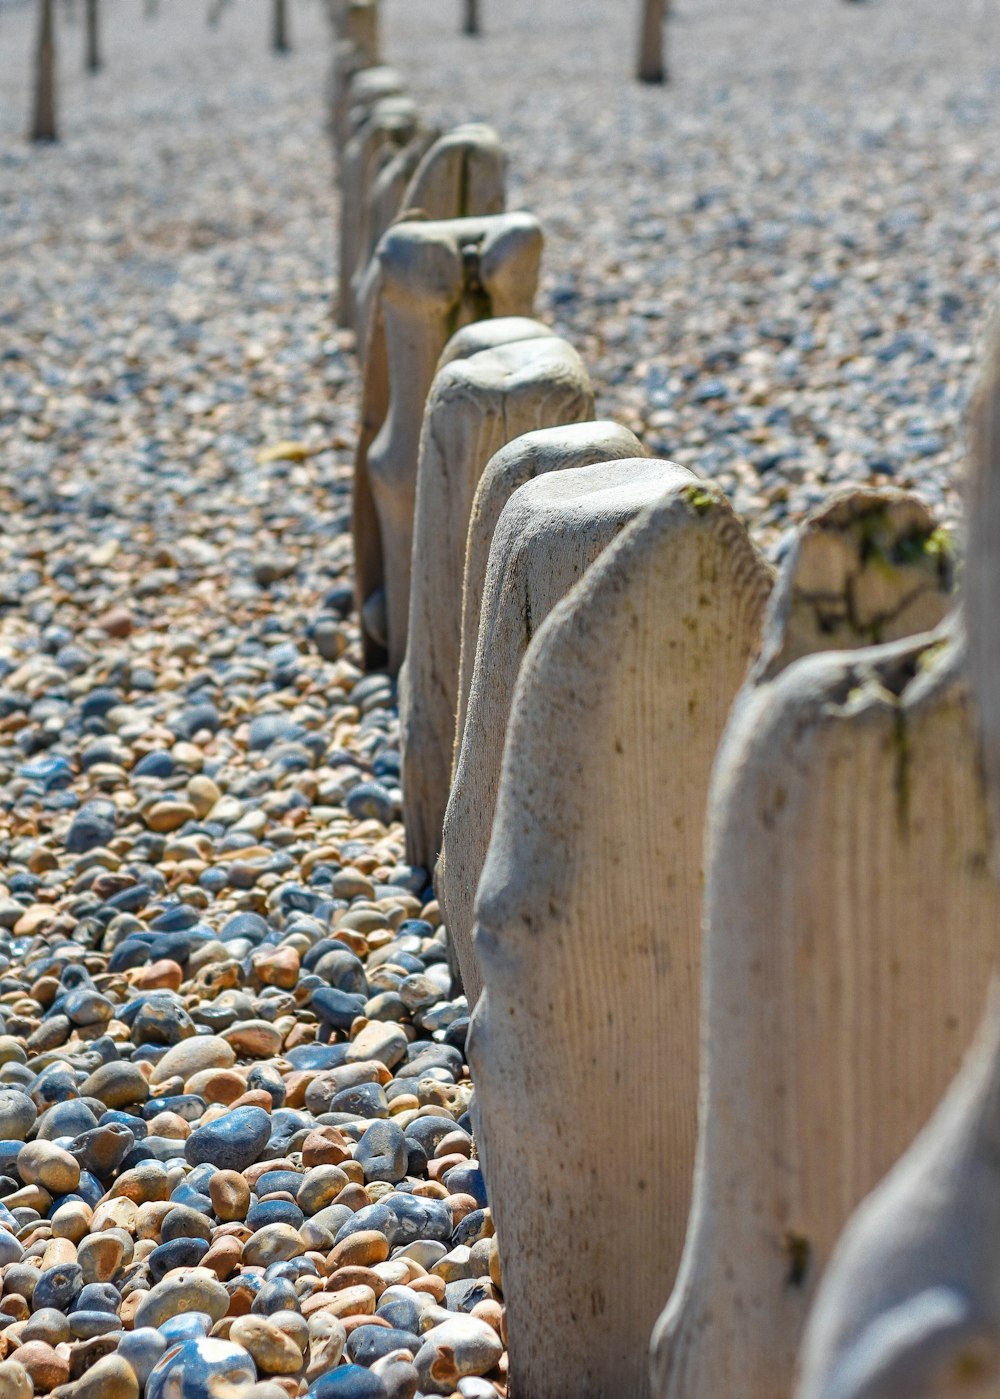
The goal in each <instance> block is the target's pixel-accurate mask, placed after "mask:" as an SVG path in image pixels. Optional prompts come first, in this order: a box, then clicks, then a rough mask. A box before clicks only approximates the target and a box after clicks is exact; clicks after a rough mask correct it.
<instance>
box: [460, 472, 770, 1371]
mask: <svg viewBox="0 0 1000 1399" xmlns="http://www.w3.org/2000/svg"><path fill="white" fill-rule="evenodd" d="M642 469H648V464H645V465H644V466H643V468H642ZM661 470H662V471H663V472H664V477H665V479H664V483H663V487H662V490H661V494H660V497H659V499H658V501H657V502H656V503H655V504H654V505H652V506H649V507H648V508H647V509H646V510H645V511H644V512H643V513H642V514H641V515H640V516H639V517H638V518H637V519H636V520H634V521H633V522H632V523H631V524H630V525H628V526H627V527H626V528H625V529H624V530H623V532H622V533H621V534H620V535H619V536H618V538H617V539H616V540H615V541H614V543H613V544H611V545H610V546H609V547H608V548H607V549H606V550H605V551H604V553H603V554H602V555H601V556H600V557H599V558H598V560H597V561H596V563H594V564H593V565H592V566H591V567H590V568H589V569H588V570H587V572H586V573H585V575H584V577H583V578H582V580H581V581H580V582H579V583H578V584H577V585H576V586H575V587H574V588H573V589H572V590H571V591H570V592H569V593H568V594H567V595H566V596H565V597H564V598H563V599H562V601H561V602H559V603H558V604H557V605H556V606H555V607H554V608H553V610H552V611H551V612H550V613H549V615H548V617H547V618H546V620H545V622H544V623H543V624H542V626H541V628H540V629H539V631H538V632H537V634H536V635H535V637H534V639H533V640H532V642H531V645H530V646H529V648H528V652H527V654H526V656H525V659H524V662H523V664H522V666H521V673H520V676H519V679H518V682H517V687H516V690H515V693H514V699H513V702H512V705H511V718H510V724H509V728H508V734H507V747H506V751H505V753H504V759H503V767H502V772H501V778H500V790H499V794H498V798H497V809H496V818H495V820H494V824H493V837H492V840H491V841H490V847H489V853H488V855H487V858H486V863H485V866H484V869H483V876H482V880H481V882H480V885H479V894H478V898H477V902H476V920H477V927H476V932H475V937H474V947H475V954H476V958H477V961H478V963H479V965H480V968H481V970H482V976H483V987H484V989H483V994H482V996H481V997H480V1000H479V1004H478V1005H477V1007H476V1010H475V1012H474V1014H473V1017H472V1033H471V1036H470V1040H469V1057H470V1063H471V1064H472V1065H473V1069H474V1074H475V1082H476V1093H477V1102H478V1130H477V1141H478V1142H479V1145H480V1160H481V1162H482V1165H483V1169H484V1171H485V1174H486V1180H487V1186H488V1190H489V1198H490V1203H491V1208H492V1210H493V1214H494V1219H495V1221H496V1227H497V1236H498V1242H499V1247H500V1253H501V1256H502V1259H503V1286H504V1300H505V1302H506V1305H507V1319H508V1321H507V1324H508V1338H509V1355H510V1385H511V1393H516V1394H517V1395H519V1396H520V1399H579V1396H580V1395H583V1394H588V1395H607V1396H612V1395H614V1396H616V1399H618V1397H619V1396H620V1399H643V1396H645V1395H647V1394H648V1392H649V1376H648V1364H647V1358H646V1353H647V1347H648V1338H649V1332H650V1328H651V1327H652V1324H653V1321H654V1319H655V1316H656V1313H657V1310H658V1308H659V1306H660V1305H661V1300H660V1299H662V1298H663V1297H665V1296H666V1295H667V1294H668V1293H669V1290H670V1287H671V1285H672V1283H673V1279H674V1273H675V1270H676V1266H677V1261H678V1259H679V1257H680V1251H681V1245H682V1242H683V1238H684V1227H685V1223H686V1220H687V1214H688V1204H689V1200H690V1192H691V1176H692V1171H693V1164H694V1146H695V1135H696V1112H697V1096H698V1062H697V1061H698V1029H697V1024H698V1010H697V1007H698V987H699V965H700V956H699V945H700V916H701V855H702V830H703V826H704V813H705V799H706V795H707V790H708V779H709V771H710V768H711V763H712V757H713V755H714V752H715V747H716V743H717V741H718V737H719V735H720V733H721V731H722V727H723V724H724V722H725V717H726V713H727V711H728V708H729V703H730V701H731V699H732V696H733V695H734V694H735V693H736V691H737V689H738V687H739V685H740V683H741V681H742V679H743V676H744V674H745V671H746V667H747V664H748V662H749V660H750V658H751V655H752V654H753V651H754V649H755V646H756V645H757V642H758V638H759V632H760V624H761V618H762V614H763V609H764V604H765V601H766V598H767V595H768V592H769V590H770V585H771V573H770V570H769V569H768V567H767V566H766V564H765V563H764V562H763V560H762V559H761V558H760V556H759V555H758V553H757V551H756V550H755V549H754V547H753V545H752V544H751V543H750V540H749V538H748V536H747V534H746V531H745V530H744V528H743V526H742V525H741V524H740V522H739V521H738V520H737V519H736V516H735V515H734V513H733V511H732V510H731V508H730V507H729V505H728V504H727V502H726V501H725V499H724V497H723V496H722V494H721V492H720V491H719V490H718V488H717V487H715V486H714V485H712V484H711V483H709V482H703V481H699V480H697V479H696V478H695V477H693V476H692V474H691V473H690V472H688V471H687V470H685V469H684V468H682V467H673V466H669V465H664V466H663V467H662V468H661ZM538 484H540V483H538Z"/></svg>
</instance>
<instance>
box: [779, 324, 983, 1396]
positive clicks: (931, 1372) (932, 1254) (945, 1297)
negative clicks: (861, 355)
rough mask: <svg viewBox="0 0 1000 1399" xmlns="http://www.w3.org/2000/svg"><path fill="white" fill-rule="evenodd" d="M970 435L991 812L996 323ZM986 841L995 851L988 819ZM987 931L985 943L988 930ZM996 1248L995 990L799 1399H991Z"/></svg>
mask: <svg viewBox="0 0 1000 1399" xmlns="http://www.w3.org/2000/svg"><path fill="white" fill-rule="evenodd" d="M970 428H971V431H970V436H969V445H970V457H971V462H970V466H971V470H970V482H969V504H970V515H969V556H968V560H967V565H966V572H965V584H966V594H965V597H964V599H963V603H964V608H963V610H964V612H965V616H966V623H967V627H968V631H969V651H970V664H969V671H970V683H971V688H972V690H973V696H974V699H975V701H976V706H975V718H976V720H977V723H978V727H979V729H980V736H981V741H982V752H983V757H984V760H985V761H984V777H985V779H986V782H987V787H988V790H989V795H990V797H991V799H992V800H991V805H992V809H993V811H994V813H995V812H996V811H997V797H998V795H1000V621H998V617H997V605H996V604H997V598H998V596H1000V558H998V553H997V540H998V539H1000V532H998V527H1000V322H998V320H997V319H996V315H994V318H993V320H992V322H991V324H990V327H989V330H988V332H987V338H986V346H985V354H984V357H983V368H982V372H981V375H980V378H979V383H978V385H977V388H976V391H975V393H974V394H973V398H972V403H971V412H970ZM958 644H960V642H959V641H956V645H958ZM993 845H994V852H996V824H995V823H994V840H993ZM992 931H993V933H994V934H995V933H996V931H997V929H996V927H995V926H994V928H993V929H992ZM981 932H982V935H983V936H988V935H989V932H990V929H988V928H984V929H982V930H981ZM954 954H955V949H953V955H954ZM995 955H996V949H995V948H994V958H995ZM929 972H931V973H932V972H933V968H929ZM984 973H985V969H984ZM998 1240H1000V994H998V988H997V986H996V985H994V990H993V994H992V997H991V1000H990V1004H989V1007H988V1009H987V1013H986V1015H985V1016H984V1019H983V1023H982V1025H981V1027H980V1031H979V1035H978V1037H977V1040H976V1043H975V1045H974V1047H973V1049H972V1051H971V1052H970V1054H969V1056H968V1058H967V1059H966V1062H965V1064H964V1065H963V1067H962V1069H961V1071H960V1072H959V1074H958V1076H957V1078H956V1079H955V1081H954V1083H953V1084H952V1085H951V1087H950V1088H949V1090H948V1092H947V1094H946V1096H945V1098H944V1101H943V1102H942V1103H941V1106H940V1107H939V1108H938V1109H937V1110H936V1111H935V1113H934V1116H933V1117H932V1118H931V1120H930V1122H929V1123H928V1125H927V1127H926V1128H925V1129H924V1130H923V1131H922V1132H921V1133H920V1135H919V1137H918V1138H917V1139H916V1141H915V1142H914V1143H913V1145H912V1146H911V1147H910V1148H909V1149H908V1150H907V1151H906V1153H905V1154H904V1155H903V1157H902V1158H901V1159H900V1161H899V1162H898V1163H897V1164H896V1165H895V1166H894V1167H893V1168H892V1170H891V1171H890V1172H889V1174H888V1175H887V1176H886V1177H885V1179H884V1180H883V1181H882V1182H881V1183H880V1184H879V1185H878V1186H877V1187H876V1188H875V1189H874V1190H873V1191H872V1193H871V1195H869V1196H868V1197H867V1198H866V1199H865V1200H864V1202H863V1203H862V1204H861V1205H860V1206H859V1207H858V1209H857V1210H856V1211H855V1213H854V1215H853V1216H852V1217H851V1220H850V1222H849V1223H848V1225H847V1227H846V1228H845V1230H844V1233H843V1235H842V1236H841V1238H840V1241H839V1242H838V1244H837V1247H836V1250H835V1252H834V1254H833V1257H832V1259H831V1261H830V1265H829V1267H828V1268H827V1270H826V1273H825V1274H824V1276H823V1279H822V1282H821V1284H820V1287H819V1291H818V1294H817V1297H816V1303H815V1306H814V1308H813V1310H812V1313H811V1315H810V1318H809V1324H808V1327H807V1330H806V1336H805V1340H804V1342H803V1348H802V1355H801V1359H800V1367H799V1368H800V1376H799V1382H798V1384H797V1387H796V1396H797V1399H952V1397H954V1399H959V1396H968V1395H977V1396H983V1399H986V1396H989V1395H992V1394H996V1393H998V1392H1000V1243H998Z"/></svg>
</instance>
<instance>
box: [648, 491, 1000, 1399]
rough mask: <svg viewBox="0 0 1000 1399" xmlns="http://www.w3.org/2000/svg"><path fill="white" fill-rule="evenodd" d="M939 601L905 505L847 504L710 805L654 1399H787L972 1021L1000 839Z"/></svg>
mask: <svg viewBox="0 0 1000 1399" xmlns="http://www.w3.org/2000/svg"><path fill="white" fill-rule="evenodd" d="M950 582H951V568H950V561H949V556H948V552H947V549H946V548H945V546H944V545H943V542H942V539H941V535H940V532H939V531H937V530H936V529H935V527H934V521H933V519H932V518H931V517H930V515H929V513H928V512H927V511H926V510H925V509H924V507H922V506H921V505H920V504H919V502H918V501H916V500H915V499H914V498H907V497H905V496H902V495H901V494H900V493H898V492H856V493H853V494H851V495H848V496H847V497H845V498H843V499H841V500H839V501H837V502H835V503H834V504H833V505H831V506H830V507H828V508H827V509H826V510H825V511H823V512H821V513H820V514H819V516H818V517H815V518H814V519H813V520H812V521H811V522H810V523H809V525H808V526H807V527H806V529H805V530H804V531H803V534H802V536H801V540H800V543H799V546H798V550H797V553H796V554H794V555H793V557H792V558H790V559H789V560H788V562H787V564H786V567H785V570H784V571H783V574H782V578H781V580H780V582H779V585H778V587H777V589H776V590H775V594H774V598H773V600H772V605H771V608H770V610H769V616H768V623H767V627H766V631H765V647H764V652H763V654H762V657H761V660H760V663H759V665H758V666H757V667H756V668H755V671H754V674H753V676H752V678H751V680H750V682H749V683H748V684H747V686H746V687H745V689H744V691H743V692H742V693H741V695H740V696H739V698H738V700H737V702H736V704H735V705H734V708H733V713H732V717H731V719H730V722H729V724H728V726H727V729H726V734H725V737H724V739H723V742H722V745H721V747H720V749H719V754H718V757H717V760H716V765H715V770H714V773H713V779H712V791H711V796H710V801H709V819H708V861H707V874H706V902H705V946H704V959H705V978H704V987H705V1000H704V1005H703V1015H702V1037H701V1040H702V1044H703V1045H705V1047H706V1062H705V1093H704V1095H703V1098H702V1106H701V1120H700V1128H699V1148H698V1167H697V1172H696V1177H695V1192H694V1200H693V1204H692V1213H691V1223H690V1226H689V1230H688V1237H687V1241H686V1244H685V1252H684V1260H683V1263H682V1267H681V1271H680V1275H679V1277H678V1282H677V1286H676V1288H675V1290H674V1293H673V1296H672V1297H671V1299H670V1303H669V1305H668V1307H667V1309H666V1311H665V1312H664V1315H663V1317H662V1318H661V1321H660V1323H659V1325H658V1328H657V1331H656V1334H655V1336H654V1358H653V1368H654V1377H655V1378H654V1388H655V1393H656V1394H657V1395H658V1396H659V1397H660V1399H682V1396H683V1399H710V1396H711V1399H716V1396H718V1395H720V1394H730V1393H739V1394H741V1395H743V1396H746V1399H782V1397H783V1396H788V1395H790V1394H791V1391H792V1385H793V1373H794V1360H795V1354H796V1350H797V1348H798V1343H799V1341H800V1338H801V1335H802V1329H803V1326H804V1322H805V1318H806V1315H807V1312H808V1308H809V1304H810V1301H811V1298H812V1296H813V1294H814V1289H815V1286H816V1282H817V1279H818V1278H819V1277H820V1276H821V1274H822V1271H823V1269H824V1267H825V1266H826V1263H827V1260H828V1258H829V1256H830V1251H831V1249H832V1247H833V1244H834V1242H835V1240H836V1238H837V1236H838V1234H839V1232H840V1230H841V1228H842V1227H843V1225H844V1223H845V1221H846V1219H847V1218H848V1216H849V1214H850V1212H851V1210H852V1209H853V1208H854V1207H855V1205H856V1204H857V1203H858V1201H859V1200H860V1199H861V1198H862V1197H863V1196H864V1194H865V1193H866V1192H867V1191H868V1190H870V1189H871V1188H872V1186H873V1185H874V1184H875V1183H876V1182H877V1181H878V1180H879V1178H880V1177H881V1176H882V1175H883V1174H884V1173H885V1171H886V1170H887V1169H888V1168H889V1166H890V1165H891V1164H892V1163H893V1161H894V1160H895V1159H896V1158H897V1157H898V1155H899V1153H900V1151H901V1150H903V1149H904V1148H905V1146H906V1144H907V1143H908V1142H909V1141H910V1140H912V1137H913V1135H914V1133H915V1132H916V1131H917V1130H918V1129H919V1127H920V1125H921V1124H922V1123H923V1122H924V1121H925V1120H926V1118H927V1115H928V1113H929V1112H930V1111H931V1109H932V1108H933V1106H934V1104H935V1103H936V1102H937V1100H938V1098H939V1097H940V1094H941V1093H942V1091H943V1090H944V1088H945V1087H946V1086H947V1084H948V1082H949V1080H950V1078H951V1076H952V1075H953V1073H954V1072H955V1069H956V1068H957V1066H958V1064H959V1062H960V1060H961V1056H962V1053H963V1051H964V1049H965V1048H966V1046H967V1045H968V1043H969V1040H970V1038H971V1035H972V1033H973V1031H974V1028H975V1026H976V1024H977V1022H978V1019H979V1016H980V1014H981V1012H982V1005H983V994H984V989H985V985H986V981H987V979H988V975H989V969H990V967H991V965H992V962H993V959H994V957H995V952H996V940H997V927H998V922H1000V901H998V896H997V886H996V882H995V880H994V879H993V877H992V875H991V873H990V870H989V850H990V831H989V823H988V820H987V816H986V811H985V804H984V801H983V792H982V784H981V779H980V775H979V770H978V766H977V762H976V757H975V749H974V744H973V740H972V734H971V728H970V715H969V700H968V692H967V686H966V684H965V680H964V672H963V659H962V653H961V647H960V646H959V645H958V644H953V643H951V644H950V643H949V641H948V638H947V637H946V636H945V635H942V634H940V633H929V632H928V631H926V630H924V629H925V628H929V627H931V626H933V625H934V624H935V623H937V622H939V621H940V619H941V617H942V616H943V613H944V611H945V609H946V608H947V606H948V604H949V592H950ZM914 628H918V629H920V631H919V634H918V635H916V636H907V635H906V633H907V631H910V630H912V629H914ZM852 639H853V643H854V645H853V649H841V650H834V651H830V650H824V648H825V647H828V646H829V645H831V644H832V645H833V646H837V647H842V648H843V647H845V646H849V645H850V644H851V641H852ZM871 643H876V644H874V645H872V644H871Z"/></svg>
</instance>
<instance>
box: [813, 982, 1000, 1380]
mask: <svg viewBox="0 0 1000 1399" xmlns="http://www.w3.org/2000/svg"><path fill="white" fill-rule="evenodd" d="M997 1393H1000V997H998V995H997V992H996V989H995V988H994V992H993V995H992V997H991V998H990V1004H989V1007H988V1009H987V1012H986V1015H985V1017H984V1020H983V1024H982V1026H981V1029H980V1032H979V1035H978V1037H977V1040H976V1042H975V1044H974V1046H973V1048H972V1051H971V1052H970V1054H969V1056H968V1059H967V1061H966V1063H965V1064H964V1066H963V1068H962V1070H961V1072H960V1073H959V1075H958V1077H957V1078H956V1079H955V1081H954V1083H953V1084H952V1085H951V1087H950V1088H949V1090H948V1093H947V1095H946V1096H945V1099H944V1102H943V1103H942V1104H941V1106H940V1107H939V1108H938V1109H937V1111H936V1112H935V1113H934V1116H933V1117H932V1118H931V1120H930V1122H929V1123H928V1124H927V1126H926V1127H925V1128H924V1130H923V1131H922V1132H921V1133H920V1135H919V1136H918V1137H917V1139H916V1141H915V1142H914V1143H913V1145H912V1146H911V1147H910V1148H909V1150H908V1151H907V1152H906V1153H905V1155H904V1156H903V1157H902V1159H901V1160H900V1161H899V1162H898V1163H897V1164H896V1165H895V1166H894V1167H893V1169H892V1170H891V1171H890V1172H889V1174H888V1175H887V1176H886V1178H885V1179H884V1180H883V1181H882V1182H881V1183H880V1184H879V1185H878V1186H877V1188H876V1189H875V1190H874V1191H873V1192H872V1193H871V1194H870V1195H869V1196H868V1197H867V1198H866V1199H865V1200H864V1201H863V1202H862V1204H861V1205H859V1207H858V1209H857V1210H856V1211H855V1213H854V1215H853V1216H852V1218H851V1220H850V1222H849V1224H848V1225H847V1228H846V1229H845V1230H844V1233H843V1235H842V1236H841V1238H840V1241H839V1242H838V1244H837V1247H836V1249H835V1251H834V1254H833V1257H832V1258H831V1260H830V1264H829V1267H828V1268H827V1270H826V1273H825V1274H824V1276H823V1281H822V1284H821V1285H820V1288H819V1292H818V1294H817V1297H816V1304H815V1306H814V1308H813V1310H812V1313H811V1315H810V1318H809V1324H808V1327H807V1329H806V1335H805V1340H804V1342H803V1349H802V1357H801V1363H800V1375H799V1380H798V1383H797V1385H796V1389H795V1394H796V1399H990V1396H992V1395H995V1394H997Z"/></svg>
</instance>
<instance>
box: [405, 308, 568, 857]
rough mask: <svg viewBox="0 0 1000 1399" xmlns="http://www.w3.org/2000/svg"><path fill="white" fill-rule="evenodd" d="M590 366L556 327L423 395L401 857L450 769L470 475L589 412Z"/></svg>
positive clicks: (454, 369)
mask: <svg viewBox="0 0 1000 1399" xmlns="http://www.w3.org/2000/svg"><path fill="white" fill-rule="evenodd" d="M593 413H594V395H593V389H592V387H591V383H590V377H589V375H588V374H587V371H586V369H585V368H584V365H583V361H582V360H581V359H580V356H579V355H578V354H577V353H576V351H575V350H574V349H573V348H572V346H570V345H569V344H567V342H566V341H565V340H560V339H559V338H558V337H556V336H545V337H542V338H540V339H539V338H533V339H530V340H520V341H514V342H512V343H510V344H507V345H501V346H498V347H496V348H495V349H490V350H482V351H480V353H478V354H474V355H472V356H471V357H470V358H468V359H464V360H456V359H454V358H453V359H452V360H451V362H450V363H448V364H446V365H444V366H443V367H442V368H440V369H439V370H438V372H437V374H436V375H435V378H434V383H433V385H432V387H431V391H430V393H429V395H428V397H427V408H426V410H425V413H424V425H423V429H422V432H421V437H420V464H419V466H418V469H417V491H416V501H415V506H414V516H413V556H412V557H413V563H412V576H411V579H410V613H409V625H408V629H407V658H406V663H405V665H404V667H403V670H402V672H401V674H400V681H399V726H400V765H401V772H402V786H403V823H404V825H405V827H406V850H407V859H408V860H409V861H410V862H411V863H412V864H416V865H423V866H424V867H425V868H426V869H433V868H434V862H435V861H436V859H437V856H438V852H439V851H440V848H441V832H442V828H443V825H444V810H445V806H446V804H447V801H448V788H449V785H450V781H451V763H452V752H453V749H454V745H455V712H456V706H457V702H458V664H459V651H460V649H461V644H462V579H463V576H464V572H465V544H466V539H467V537H468V533H469V516H470V514H471V511H472V500H473V496H474V495H475V491H476V486H477V485H478V484H479V478H480V476H481V475H482V473H483V471H484V469H485V467H486V465H487V463H488V462H489V460H490V458H491V457H492V456H493V454H494V452H496V451H498V450H499V449H500V447H502V446H503V444H504V443H505V442H509V441H510V440H511V439H512V438H514V437H519V436H520V435H521V433H523V432H530V431H531V430H532V429H534V428H539V427H554V426H556V425H558V424H562V423H573V422H583V421H585V420H586V419H588V418H591V417H593Z"/></svg>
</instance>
